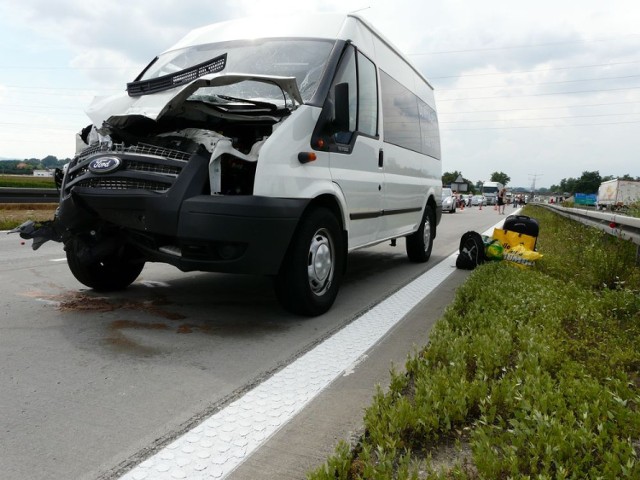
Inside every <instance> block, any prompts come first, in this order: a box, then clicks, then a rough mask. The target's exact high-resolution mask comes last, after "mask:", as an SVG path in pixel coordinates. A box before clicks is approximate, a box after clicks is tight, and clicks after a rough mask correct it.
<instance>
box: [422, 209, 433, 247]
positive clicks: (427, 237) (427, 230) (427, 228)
mask: <svg viewBox="0 0 640 480" xmlns="http://www.w3.org/2000/svg"><path fill="white" fill-rule="evenodd" d="M422 231H423V235H424V239H423V240H424V242H423V245H424V251H425V252H426V251H428V250H429V246H430V245H431V222H430V221H429V217H427V218H425V219H424V228H423V229H422Z"/></svg>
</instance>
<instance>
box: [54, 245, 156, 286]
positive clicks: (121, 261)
mask: <svg viewBox="0 0 640 480" xmlns="http://www.w3.org/2000/svg"><path fill="white" fill-rule="evenodd" d="M80 248H82V246H81V243H80V242H78V241H77V239H74V240H71V241H70V242H68V243H67V244H66V245H65V250H66V253H67V263H68V265H69V269H70V270H71V273H73V276H74V277H76V279H77V280H78V281H79V282H80V283H82V284H83V285H86V286H87V287H90V288H93V289H94V290H97V291H100V292H111V291H116V290H123V289H125V288H127V287H128V286H129V285H131V284H132V283H133V281H134V280H135V279H136V278H138V275H140V272H141V271H142V269H143V268H144V263H145V262H144V261H142V260H140V259H136V258H135V257H134V256H133V255H132V254H131V253H130V252H128V251H127V247H126V246H122V247H120V248H118V249H117V251H116V252H114V253H111V254H109V255H107V256H105V257H104V258H103V259H101V260H93V261H86V260H84V259H82V258H81V256H79V255H78V253H79V249H80Z"/></svg>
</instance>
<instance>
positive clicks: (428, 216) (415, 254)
mask: <svg viewBox="0 0 640 480" xmlns="http://www.w3.org/2000/svg"><path fill="white" fill-rule="evenodd" d="M435 219H436V216H435V213H434V211H433V208H431V206H429V205H427V206H426V207H425V209H424V214H423V215H422V222H420V227H419V228H418V230H417V231H416V232H414V233H412V234H411V235H408V236H407V241H406V245H407V256H408V257H409V260H411V261H412V262H416V263H424V262H426V261H427V260H429V257H431V249H432V248H433V239H434V237H435V236H436V221H435Z"/></svg>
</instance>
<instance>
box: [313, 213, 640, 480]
mask: <svg viewBox="0 0 640 480" xmlns="http://www.w3.org/2000/svg"><path fill="white" fill-rule="evenodd" d="M539 210H540V209H536V210H535V212H533V211H531V210H527V211H526V212H525V213H526V214H529V215H531V216H535V217H536V218H537V219H538V220H539V222H540V231H541V233H540V238H539V241H538V250H539V251H540V252H541V253H543V254H544V258H543V259H542V261H541V262H540V265H539V266H538V268H536V269H531V270H519V269H516V268H513V267H510V266H509V265H507V264H505V263H500V262H498V263H490V264H485V265H483V266H481V267H479V268H477V269H476V270H474V271H473V272H472V273H471V275H470V276H469V278H468V280H467V281H466V282H465V284H463V285H462V286H461V287H460V288H459V289H458V292H457V294H456V298H455V299H454V301H453V302H452V303H451V305H449V307H448V308H447V310H446V312H445V314H444V316H443V318H442V319H441V320H439V321H438V322H437V323H436V325H435V326H434V328H433V330H432V332H431V334H430V341H429V344H428V345H427V346H426V347H425V348H424V349H423V350H421V351H419V352H416V353H414V354H412V355H410V356H409V358H408V360H407V363H406V373H399V372H395V371H394V372H392V379H391V383H390V387H389V389H388V390H387V391H386V392H385V391H383V390H382V389H380V388H379V389H378V392H377V394H376V395H375V398H374V399H373V402H372V405H371V406H370V407H369V408H368V409H367V410H366V413H365V418H364V424H365V429H366V434H365V435H364V436H363V438H362V439H361V441H360V442H359V444H358V446H357V447H356V448H355V449H354V450H352V451H349V452H347V451H345V450H342V451H337V453H336V456H335V457H332V458H331V459H330V460H329V462H328V463H327V465H330V464H334V465H342V463H344V462H347V463H349V464H350V465H352V468H351V469H349V473H348V474H347V476H346V477H342V476H338V474H337V473H336V472H338V470H337V469H335V468H334V470H333V472H334V473H336V475H335V476H332V474H331V471H327V470H326V466H325V467H324V470H322V469H320V470H318V471H317V472H315V473H314V474H313V476H310V477H309V478H313V479H321V478H322V479H328V478H346V479H360V478H362V479H365V478H366V479H369V478H380V479H383V478H384V479H386V478H428V479H480V478H483V479H484V478H491V479H494V478H497V479H500V478H504V479H506V478H540V479H542V478H549V479H551V478H554V479H556V478H575V479H581V478H606V479H618V478H640V462H639V461H638V454H639V453H640V390H639V387H640V297H639V296H638V291H639V288H638V287H639V286H640V283H638V280H637V279H638V267H636V266H635V264H634V263H633V262H631V258H632V257H631V256H629V255H628V254H627V253H625V252H622V253H621V252H617V251H616V250H618V249H621V248H626V247H627V245H626V243H625V242H622V243H620V242H619V241H617V240H616V239H612V240H609V239H603V238H601V236H600V235H599V234H598V233H594V232H592V231H590V230H589V229H586V231H585V228H584V227H579V228H578V227H577V226H576V225H574V224H572V223H571V222H570V221H569V220H566V219H563V218H560V217H557V216H556V215H555V214H553V213H550V214H549V215H547V214H546V212H540V214H539ZM585 255H586V257H587V258H588V259H589V261H586V260H585ZM633 260H634V261H635V253H634V256H633ZM611 278H616V280H615V281H611ZM451 442H455V443H456V444H458V445H460V449H459V450H460V451H461V452H462V451H469V452H470V453H469V454H468V455H466V456H465V455H462V454H461V455H460V456H459V457H454V458H452V459H450V461H449V462H448V463H446V464H445V465H442V464H438V466H435V463H432V461H431V459H432V458H434V457H436V456H438V453H439V452H440V451H441V450H442V447H443V446H445V445H447V444H450V443H451ZM354 466H356V467H357V468H355V467H354ZM320 471H322V472H324V473H323V474H322V475H320V474H319V473H318V472H320ZM341 471H344V469H343V470H341Z"/></svg>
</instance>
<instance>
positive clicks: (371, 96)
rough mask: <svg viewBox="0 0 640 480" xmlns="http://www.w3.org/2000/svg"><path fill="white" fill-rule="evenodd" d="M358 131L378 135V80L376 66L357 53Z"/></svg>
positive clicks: (372, 135) (373, 135)
mask: <svg viewBox="0 0 640 480" xmlns="http://www.w3.org/2000/svg"><path fill="white" fill-rule="evenodd" d="M358 86H359V87H360V88H359V90H358V131H359V132H361V133H363V134H365V135H369V136H371V137H375V136H377V135H378V78H377V76H376V66H375V65H374V64H373V62H371V60H369V59H368V58H367V57H365V56H364V55H362V54H361V53H360V52H358Z"/></svg>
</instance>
